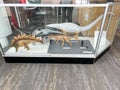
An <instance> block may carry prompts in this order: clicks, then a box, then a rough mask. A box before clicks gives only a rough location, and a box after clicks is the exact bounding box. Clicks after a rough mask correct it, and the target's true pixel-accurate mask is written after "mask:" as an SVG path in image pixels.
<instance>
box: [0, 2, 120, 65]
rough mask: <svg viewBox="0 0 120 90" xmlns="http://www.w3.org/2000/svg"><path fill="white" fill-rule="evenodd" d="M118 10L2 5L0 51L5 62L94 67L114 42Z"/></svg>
mask: <svg viewBox="0 0 120 90" xmlns="http://www.w3.org/2000/svg"><path fill="white" fill-rule="evenodd" d="M119 8H120V4H119V3H106V4H81V5H79V4H76V5H75V4H74V5H73V4H69V5H68V4H66V5H63V4H59V5H58V4H57V5H56V4H54V5H53V4H44V5H43V4H1V5H0V13H1V14H0V20H1V21H2V22H0V28H1V29H0V51H1V53H2V55H3V57H4V58H5V61H6V62H39V61H40V60H42V59H44V60H42V62H46V60H47V59H49V61H50V60H51V58H52V59H55V61H57V60H58V58H59V59H60V60H59V61H60V62H61V61H63V62H64V59H67V61H68V62H69V60H70V59H73V60H72V61H74V60H75V59H77V60H78V61H82V62H83V63H94V62H95V61H96V60H97V59H98V58H99V57H100V56H101V55H102V54H103V53H104V52H105V51H106V50H107V49H108V48H109V47H110V45H111V44H112V42H113V39H114V36H115V32H116V29H117V26H118V22H119V15H120V10H119ZM47 61H48V60H47Z"/></svg>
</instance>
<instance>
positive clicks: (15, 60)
mask: <svg viewBox="0 0 120 90" xmlns="http://www.w3.org/2000/svg"><path fill="white" fill-rule="evenodd" d="M109 49H110V47H108V48H107V49H106V50H105V51H104V52H103V53H101V54H100V55H99V56H98V57H97V58H68V57H67V58H62V57H61V58H58V57H4V59H5V61H6V62H7V63H52V64H54V63H55V64H94V63H95V62H96V61H97V60H99V58H101V57H102V56H103V55H104V54H105V53H106V52H107V51H108V50H109Z"/></svg>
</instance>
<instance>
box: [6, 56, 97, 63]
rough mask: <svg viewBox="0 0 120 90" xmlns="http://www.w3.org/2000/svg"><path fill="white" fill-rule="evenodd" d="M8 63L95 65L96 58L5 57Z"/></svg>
mask: <svg viewBox="0 0 120 90" xmlns="http://www.w3.org/2000/svg"><path fill="white" fill-rule="evenodd" d="M5 61H6V62H7V63H52V64H93V63H94V62H95V61H96V60H95V59H94V58H55V57H49V58H48V57H5Z"/></svg>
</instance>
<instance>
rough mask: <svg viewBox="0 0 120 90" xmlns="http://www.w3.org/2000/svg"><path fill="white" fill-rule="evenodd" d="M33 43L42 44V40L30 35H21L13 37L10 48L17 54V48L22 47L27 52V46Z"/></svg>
mask: <svg viewBox="0 0 120 90" xmlns="http://www.w3.org/2000/svg"><path fill="white" fill-rule="evenodd" d="M35 42H40V43H43V40H42V39H40V38H37V37H35V36H32V35H25V34H23V35H18V36H16V37H14V39H13V40H12V42H11V45H10V46H11V47H15V48H16V52H17V51H18V48H19V47H24V48H27V50H29V49H30V48H29V46H28V45H29V44H30V43H35Z"/></svg>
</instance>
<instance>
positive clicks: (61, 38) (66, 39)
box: [48, 33, 79, 46]
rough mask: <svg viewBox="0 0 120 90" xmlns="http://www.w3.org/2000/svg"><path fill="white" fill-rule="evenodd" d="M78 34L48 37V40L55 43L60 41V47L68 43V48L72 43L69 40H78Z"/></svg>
mask: <svg viewBox="0 0 120 90" xmlns="http://www.w3.org/2000/svg"><path fill="white" fill-rule="evenodd" d="M78 34H79V33H75V34H66V35H64V34H58V35H50V36H48V39H53V40H54V41H55V42H56V43H57V42H58V41H61V42H62V44H61V46H64V42H66V43H68V44H69V45H70V46H72V43H71V41H70V40H71V39H73V38H74V39H75V40H77V41H78V40H79V37H78Z"/></svg>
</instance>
